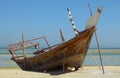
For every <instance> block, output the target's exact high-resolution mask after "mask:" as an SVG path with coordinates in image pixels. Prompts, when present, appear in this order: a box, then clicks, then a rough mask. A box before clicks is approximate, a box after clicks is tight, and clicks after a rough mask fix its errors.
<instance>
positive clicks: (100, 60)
mask: <svg viewBox="0 0 120 78" xmlns="http://www.w3.org/2000/svg"><path fill="white" fill-rule="evenodd" d="M88 6H89V10H90V15H91V16H92V10H91V8H90V4H89V3H88ZM95 38H96V42H97V46H98V52H99V56H100V62H101V66H102V71H103V74H104V73H105V72H104V67H103V63H102V57H101V53H100V46H99V42H98V38H97V33H96V31H95Z"/></svg>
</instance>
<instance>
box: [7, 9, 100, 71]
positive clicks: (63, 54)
mask: <svg viewBox="0 0 120 78" xmlns="http://www.w3.org/2000/svg"><path fill="white" fill-rule="evenodd" d="M101 10H102V7H100V8H98V10H97V12H96V13H95V14H94V15H92V16H90V18H89V20H88V22H87V25H86V29H85V30H84V31H81V32H79V31H78V30H76V28H75V26H74V23H73V20H71V19H72V18H71V17H70V16H71V12H70V11H69V9H68V14H69V19H70V21H71V23H72V25H73V30H74V31H75V34H76V36H75V37H74V38H72V39H70V40H68V41H65V40H64V37H63V34H62V32H61V38H62V41H63V42H62V43H61V44H57V45H55V46H50V45H49V43H48V41H47V39H46V37H45V36H43V37H40V38H35V39H31V40H28V41H25V40H22V41H21V42H18V43H15V44H10V45H8V50H9V52H10V53H11V55H12V58H11V59H12V60H13V61H15V62H16V63H17V64H18V65H19V67H20V68H21V69H23V70H28V71H48V70H51V69H56V68H60V67H62V68H63V69H67V68H68V67H71V68H73V67H74V68H75V70H77V69H78V68H80V67H82V64H83V62H84V59H85V56H86V54H87V51H88V48H89V45H90V42H91V39H92V36H93V34H94V32H95V30H96V25H97V22H98V19H99V16H100V13H101ZM37 39H44V40H45V41H46V44H47V45H48V48H45V49H40V48H39V43H33V41H34V40H37ZM31 47H35V48H36V51H35V52H33V53H34V56H29V57H28V56H27V54H26V53H25V49H26V48H31ZM18 50H22V51H23V55H20V54H17V51H18Z"/></svg>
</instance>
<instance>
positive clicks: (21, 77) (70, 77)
mask: <svg viewBox="0 0 120 78" xmlns="http://www.w3.org/2000/svg"><path fill="white" fill-rule="evenodd" d="M104 69H105V74H103V73H102V70H100V69H99V68H98V67H97V66H85V67H83V68H80V69H79V70H77V71H74V72H67V73H63V72H62V71H52V72H46V73H44V72H32V71H23V70H21V69H20V68H19V67H17V68H2V69H1V68H0V78H119V77H120V66H104Z"/></svg>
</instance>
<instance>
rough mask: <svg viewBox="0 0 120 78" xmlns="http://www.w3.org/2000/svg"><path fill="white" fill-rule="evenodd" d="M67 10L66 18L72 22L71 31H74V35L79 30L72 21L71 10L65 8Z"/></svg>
mask: <svg viewBox="0 0 120 78" xmlns="http://www.w3.org/2000/svg"><path fill="white" fill-rule="evenodd" d="M67 11H68V18H69V20H70V22H71V24H72V27H73V31H74V33H75V35H76V36H77V35H78V34H79V31H78V30H77V29H76V25H75V22H74V21H73V18H72V15H71V12H70V10H69V9H68V8H67Z"/></svg>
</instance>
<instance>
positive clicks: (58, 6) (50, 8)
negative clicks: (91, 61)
mask: <svg viewBox="0 0 120 78" xmlns="http://www.w3.org/2000/svg"><path fill="white" fill-rule="evenodd" d="M88 2H89V3H90V4H91V8H92V12H93V13H95V12H96V10H97V8H98V7H99V6H101V5H102V6H103V11H102V14H101V16H100V19H99V22H98V25H97V34H98V38H99V43H100V46H101V47H114V48H118V47H120V36H119V34H120V9H119V8H120V5H119V3H120V1H119V0H0V46H1V47H6V46H7V45H8V44H11V43H15V42H18V41H20V40H21V32H22V29H23V30H24V33H25V39H26V40H28V39H30V38H34V37H40V36H43V35H45V36H47V40H48V41H49V43H50V45H53V44H56V43H60V42H61V39H60V35H59V30H60V29H62V31H63V33H64V36H65V39H66V40H69V39H71V38H72V37H74V32H73V30H72V26H71V23H70V21H69V19H68V17H67V10H66V8H69V9H70V10H71V12H72V16H73V19H74V21H75V24H76V26H77V29H78V30H80V31H82V30H84V29H85V25H86V22H87V20H88V18H89V16H90V13H89V9H88ZM90 46H91V47H96V43H95V38H94V37H93V40H92V43H91V45H90Z"/></svg>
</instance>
